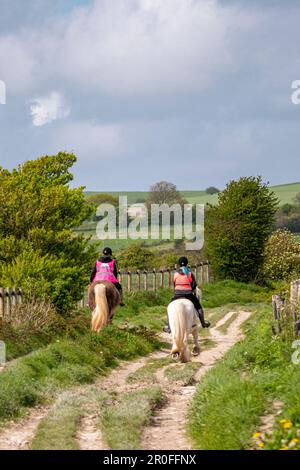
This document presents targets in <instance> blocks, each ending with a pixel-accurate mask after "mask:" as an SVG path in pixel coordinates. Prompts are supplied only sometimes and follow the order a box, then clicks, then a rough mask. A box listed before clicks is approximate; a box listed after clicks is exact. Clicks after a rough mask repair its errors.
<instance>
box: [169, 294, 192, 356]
mask: <svg viewBox="0 0 300 470" xmlns="http://www.w3.org/2000/svg"><path fill="white" fill-rule="evenodd" d="M171 305H172V304H171ZM172 309H173V315H171V317H172V318H170V325H171V330H172V333H173V347H172V351H171V354H176V353H178V354H180V355H183V356H185V350H186V345H187V339H188V325H187V318H186V312H185V306H184V305H182V304H181V303H180V302H174V303H173V305H172ZM172 323H173V324H172ZM184 359H185V358H184Z"/></svg>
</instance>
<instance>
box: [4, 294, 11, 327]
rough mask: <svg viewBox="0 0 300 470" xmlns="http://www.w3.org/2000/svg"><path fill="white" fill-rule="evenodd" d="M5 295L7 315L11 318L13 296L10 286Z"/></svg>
mask: <svg viewBox="0 0 300 470" xmlns="http://www.w3.org/2000/svg"><path fill="white" fill-rule="evenodd" d="M5 297H6V309H5V310H6V311H5V317H6V318H7V319H8V320H10V314H11V297H10V288H9V287H7V289H6V290H5Z"/></svg>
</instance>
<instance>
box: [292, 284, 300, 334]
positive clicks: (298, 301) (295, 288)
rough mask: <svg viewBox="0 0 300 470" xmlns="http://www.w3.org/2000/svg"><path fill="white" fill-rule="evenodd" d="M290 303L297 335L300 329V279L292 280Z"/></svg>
mask: <svg viewBox="0 0 300 470" xmlns="http://www.w3.org/2000/svg"><path fill="white" fill-rule="evenodd" d="M290 304H291V309H292V316H293V330H294V336H295V337H297V336H298V334H299V331H300V321H299V319H298V312H299V306H300V280H299V279H297V280H296V281H293V282H291V290H290Z"/></svg>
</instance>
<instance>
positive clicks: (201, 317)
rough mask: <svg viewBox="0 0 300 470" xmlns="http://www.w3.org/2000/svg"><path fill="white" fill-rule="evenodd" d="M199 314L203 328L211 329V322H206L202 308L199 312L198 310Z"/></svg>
mask: <svg viewBox="0 0 300 470" xmlns="http://www.w3.org/2000/svg"><path fill="white" fill-rule="evenodd" d="M197 313H198V317H199V320H200V323H201V326H202V328H209V327H210V321H208V320H205V318H204V312H203V309H202V308H200V309H199V310H197Z"/></svg>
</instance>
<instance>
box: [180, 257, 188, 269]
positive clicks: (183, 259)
mask: <svg viewBox="0 0 300 470" xmlns="http://www.w3.org/2000/svg"><path fill="white" fill-rule="evenodd" d="M178 264H179V266H180V267H181V266H187V265H188V264H189V262H188V259H187V258H186V257H185V256H181V258H179V260H178Z"/></svg>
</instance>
